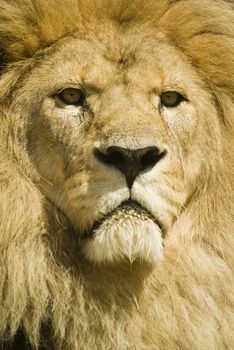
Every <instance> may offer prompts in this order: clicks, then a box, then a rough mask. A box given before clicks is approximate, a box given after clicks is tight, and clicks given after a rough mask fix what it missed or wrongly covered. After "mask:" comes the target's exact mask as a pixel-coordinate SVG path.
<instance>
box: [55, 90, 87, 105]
mask: <svg viewBox="0 0 234 350" xmlns="http://www.w3.org/2000/svg"><path fill="white" fill-rule="evenodd" d="M57 97H58V98H59V99H60V100H61V101H62V102H63V103H65V104H66V105H74V106H82V105H83V103H84V93H83V92H82V91H81V90H79V89H74V88H68V89H64V90H63V91H61V92H60V93H59V94H57Z"/></svg>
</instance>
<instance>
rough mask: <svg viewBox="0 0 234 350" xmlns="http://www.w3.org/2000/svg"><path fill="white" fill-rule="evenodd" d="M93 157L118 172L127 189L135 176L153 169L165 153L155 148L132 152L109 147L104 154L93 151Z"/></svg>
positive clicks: (96, 150)
mask: <svg viewBox="0 0 234 350" xmlns="http://www.w3.org/2000/svg"><path fill="white" fill-rule="evenodd" d="M94 155H95V156H96V158H97V159H98V160H99V161H101V162H102V163H104V164H106V165H110V166H113V167H115V168H116V169H118V170H120V171H121V172H122V173H123V174H124V175H125V177H126V181H127V184H128V187H129V188H131V187H132V185H133V182H134V180H135V178H136V177H137V175H138V174H139V173H141V172H143V171H147V170H150V169H151V168H153V167H154V166H155V164H156V163H157V162H158V161H159V160H160V159H161V158H162V157H163V156H164V155H165V152H160V150H159V148H158V147H155V146H150V147H145V148H139V149H134V150H131V149H127V148H122V147H118V146H111V147H108V148H107V149H106V150H105V153H103V152H102V151H100V150H98V149H95V150H94Z"/></svg>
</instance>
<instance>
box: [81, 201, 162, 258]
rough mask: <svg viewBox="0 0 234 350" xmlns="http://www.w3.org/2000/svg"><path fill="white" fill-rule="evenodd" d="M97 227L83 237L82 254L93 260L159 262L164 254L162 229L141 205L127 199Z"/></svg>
mask: <svg viewBox="0 0 234 350" xmlns="http://www.w3.org/2000/svg"><path fill="white" fill-rule="evenodd" d="M94 227H95V228H94V229H93V232H92V235H91V236H90V237H87V236H86V237H85V239H83V240H82V241H81V250H82V253H83V255H84V256H85V257H86V258H87V259H88V260H90V261H92V262H94V263H117V262H121V261H123V260H126V261H129V262H130V263H132V262H134V261H136V260H139V261H143V262H146V263H150V264H156V263H158V262H159V261H161V260H162V258H163V245H162V232H161V229H160V227H159V225H158V224H157V222H156V221H155V220H154V219H153V217H151V216H150V214H149V213H148V212H147V211H146V210H144V209H143V208H142V207H140V206H137V205H132V203H131V205H129V204H128V203H127V204H126V203H125V204H124V205H122V206H120V207H119V208H117V209H116V210H115V211H114V212H112V213H111V214H110V215H108V216H107V217H106V218H104V220H103V221H102V222H101V223H99V224H98V225H97V226H96V225H95V226H94Z"/></svg>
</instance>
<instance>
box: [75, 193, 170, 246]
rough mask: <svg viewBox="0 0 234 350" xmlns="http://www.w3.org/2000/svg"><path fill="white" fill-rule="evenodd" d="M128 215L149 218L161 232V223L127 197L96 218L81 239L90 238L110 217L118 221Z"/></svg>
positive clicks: (142, 218)
mask: <svg viewBox="0 0 234 350" xmlns="http://www.w3.org/2000/svg"><path fill="white" fill-rule="evenodd" d="M130 216H131V217H132V218H134V217H135V218H141V220H151V221H153V222H154V224H155V225H157V226H159V228H160V229H161V231H162V232H163V230H162V225H161V223H160V222H159V220H158V219H157V218H155V217H154V216H153V215H152V214H151V213H150V212H149V211H148V210H147V209H146V208H144V207H143V206H142V205H140V204H139V203H138V202H136V201H133V200H131V199H129V200H127V201H124V202H123V203H121V205H119V206H118V207H117V208H115V209H114V210H113V211H111V212H109V213H108V214H106V215H104V216H103V217H102V218H101V219H99V220H96V221H95V222H94V224H93V225H92V227H91V229H90V230H88V231H86V232H84V233H83V235H82V237H81V239H82V240H83V239H92V238H93V237H94V236H95V233H96V232H97V231H98V230H99V229H100V228H101V226H102V225H103V223H104V222H106V221H107V220H108V219H110V218H111V219H112V220H113V221H116V222H117V221H118V222H120V220H123V219H124V217H125V218H126V217H130Z"/></svg>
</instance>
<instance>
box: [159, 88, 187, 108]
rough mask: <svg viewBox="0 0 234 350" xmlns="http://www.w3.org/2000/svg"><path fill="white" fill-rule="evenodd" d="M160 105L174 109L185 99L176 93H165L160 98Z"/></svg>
mask: <svg viewBox="0 0 234 350" xmlns="http://www.w3.org/2000/svg"><path fill="white" fill-rule="evenodd" d="M160 100H161V104H162V105H163V106H165V107H176V106H178V105H179V104H180V102H182V101H184V100H185V98H184V96H182V95H181V94H179V93H178V92H176V91H166V92H163V93H162V94H161V96H160Z"/></svg>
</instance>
